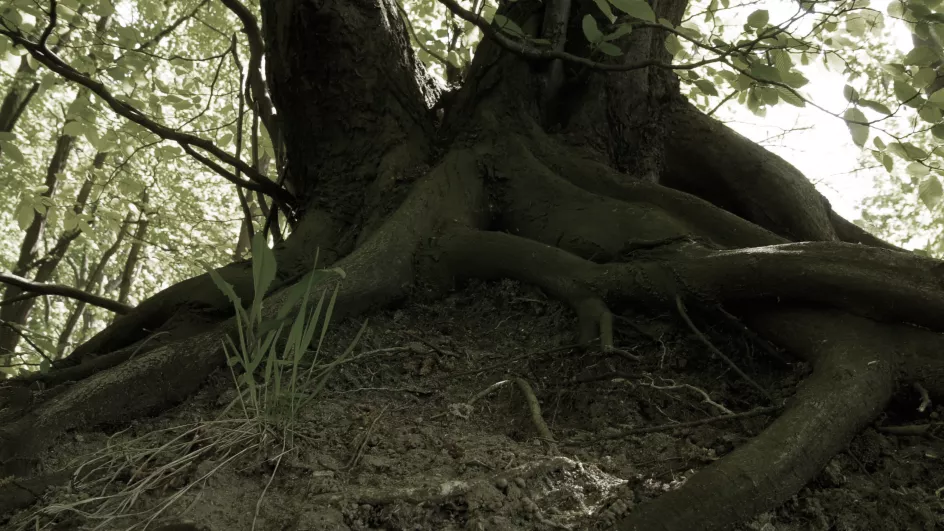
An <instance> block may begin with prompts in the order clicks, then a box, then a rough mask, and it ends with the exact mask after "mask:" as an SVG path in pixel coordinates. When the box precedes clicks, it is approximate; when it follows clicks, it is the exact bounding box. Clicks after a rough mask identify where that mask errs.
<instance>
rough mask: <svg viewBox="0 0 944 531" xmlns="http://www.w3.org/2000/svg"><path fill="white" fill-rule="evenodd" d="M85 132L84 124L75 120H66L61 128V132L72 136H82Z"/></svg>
mask: <svg viewBox="0 0 944 531" xmlns="http://www.w3.org/2000/svg"><path fill="white" fill-rule="evenodd" d="M83 133H85V126H84V125H83V124H82V123H81V122H78V121H76V120H70V121H68V122H66V125H65V126H63V128H62V134H64V135H67V136H72V137H78V136H82V134H83Z"/></svg>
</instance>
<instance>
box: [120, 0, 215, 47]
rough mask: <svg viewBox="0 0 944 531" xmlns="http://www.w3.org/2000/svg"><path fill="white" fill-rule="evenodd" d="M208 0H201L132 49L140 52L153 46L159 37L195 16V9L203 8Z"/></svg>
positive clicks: (168, 33) (164, 35)
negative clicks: (190, 9) (187, 11)
mask: <svg viewBox="0 0 944 531" xmlns="http://www.w3.org/2000/svg"><path fill="white" fill-rule="evenodd" d="M209 1H210V0H202V1H201V2H200V3H199V4H197V7H195V8H193V10H192V11H190V12H189V13H187V14H185V15H181V16H180V17H179V18H178V19H177V20H175V21H174V22H172V23H171V24H170V26H167V27H166V28H164V29H163V30H161V31H159V32H157V33H156V34H155V35H154V36H153V37H151V38H150V39H148V40H146V41H144V42H142V43H141V44H140V45H138V47H137V48H135V49H134V51H136V52H140V51H142V50H144V49H146V48H149V47H151V46H154V45H155V44H157V43H158V42H160V41H161V39H163V38H164V37H166V36H168V35H170V34H171V33H173V32H174V30H176V29H177V28H179V27H180V25H181V24H183V23H184V22H186V21H187V20H190V19H191V18H193V17H194V16H196V14H197V11H200V9H201V8H203V6H205V5H207V3H209Z"/></svg>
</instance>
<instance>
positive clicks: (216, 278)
mask: <svg viewBox="0 0 944 531" xmlns="http://www.w3.org/2000/svg"><path fill="white" fill-rule="evenodd" d="M203 267H204V268H206V271H207V274H209V275H210V279H211V280H212V281H213V283H214V284H216V287H217V289H219V290H220V291H222V292H223V295H226V298H227V299H229V300H230V302H232V303H233V305H234V306H237V307H242V303H243V301H242V299H240V298H239V295H236V290H234V289H233V285H232V284H230V283H229V282H227V281H225V280H223V277H222V276H220V274H219V273H218V272H217V271H216V270H215V269H213V268H212V267H210V264H207V263H203Z"/></svg>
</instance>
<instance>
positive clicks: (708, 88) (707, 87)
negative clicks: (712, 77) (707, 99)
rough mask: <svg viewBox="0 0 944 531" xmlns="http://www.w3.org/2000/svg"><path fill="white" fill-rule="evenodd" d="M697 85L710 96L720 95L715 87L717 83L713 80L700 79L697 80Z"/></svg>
mask: <svg viewBox="0 0 944 531" xmlns="http://www.w3.org/2000/svg"><path fill="white" fill-rule="evenodd" d="M695 86H696V87H698V88H699V89H701V91H702V92H704V93H705V94H707V95H709V96H717V95H718V89H716V88H715V84H714V83H712V82H711V81H708V80H707V79H699V80H698V81H696V82H695Z"/></svg>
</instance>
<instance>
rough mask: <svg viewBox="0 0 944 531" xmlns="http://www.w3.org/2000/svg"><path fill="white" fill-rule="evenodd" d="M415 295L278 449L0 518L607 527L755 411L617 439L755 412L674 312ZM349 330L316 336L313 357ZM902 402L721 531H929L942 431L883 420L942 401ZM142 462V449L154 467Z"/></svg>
mask: <svg viewBox="0 0 944 531" xmlns="http://www.w3.org/2000/svg"><path fill="white" fill-rule="evenodd" d="M421 299H422V297H421V296H420V295H419V294H418V295H417V297H416V298H415V300H413V301H411V302H410V303H408V304H407V305H405V307H404V308H403V309H401V310H397V311H391V312H385V313H381V314H378V315H375V316H373V317H371V319H370V322H369V325H368V329H367V332H366V334H365V335H364V336H363V337H362V340H361V342H360V346H359V348H358V352H370V351H374V350H378V349H387V350H381V351H379V352H376V353H374V354H371V355H367V356H364V357H361V358H359V359H358V360H356V361H354V362H351V363H349V364H346V365H342V366H341V368H340V369H339V370H338V371H337V372H336V373H335V374H334V376H333V377H332V379H331V380H330V383H329V384H328V386H327V388H326V390H325V391H324V393H323V394H322V395H321V398H320V399H319V400H318V401H317V403H316V404H315V405H314V406H313V407H310V408H308V409H307V410H305V411H303V412H302V413H301V418H300V419H299V424H298V427H297V433H298V436H296V437H295V439H294V447H292V448H290V449H287V450H288V451H286V452H285V453H282V452H281V451H279V450H280V448H278V447H276V448H273V449H270V450H269V451H268V452H267V453H266V454H265V455H260V454H259V453H258V452H250V453H247V454H245V455H242V456H240V457H239V458H238V459H234V460H232V461H229V462H227V463H225V464H223V466H220V465H221V463H220V462H218V459H217V460H215V458H214V456H213V455H212V454H207V457H206V459H205V460H201V461H198V462H195V463H191V464H190V465H188V467H186V470H184V471H183V472H182V473H181V474H178V476H177V477H176V479H174V480H173V481H170V482H168V484H164V485H155V486H154V488H152V489H145V490H142V492H141V494H140V496H139V497H138V498H137V499H136V500H135V502H134V504H133V505H131V506H130V507H129V508H128V509H127V510H126V511H125V516H122V517H120V518H111V519H107V520H105V519H101V518H99V517H97V516H92V513H93V512H94V507H95V504H94V503H87V502H86V500H88V499H89V498H93V497H96V496H107V495H109V494H114V493H116V492H119V491H120V490H121V486H122V484H123V483H122V482H126V481H127V480H128V479H129V478H128V477H124V476H121V475H119V476H116V477H114V478H112V479H110V480H109V481H108V482H106V483H105V486H104V487H101V483H99V487H98V488H97V489H96V490H92V489H91V488H89V487H87V486H85V485H84V484H83V483H81V482H80V483H73V484H72V485H69V486H65V487H62V488H58V489H55V490H53V491H51V492H50V493H49V494H48V495H47V496H46V500H45V501H44V504H43V507H33V508H31V509H29V510H27V511H24V512H22V513H20V514H17V515H15V516H14V518H13V519H12V520H10V521H9V522H8V523H7V525H6V528H8V529H93V528H96V527H98V528H100V529H145V528H147V529H158V528H160V527H161V526H162V525H165V524H168V523H181V522H189V523H192V524H193V527H181V528H178V529H209V530H213V531H229V530H243V529H246V530H248V529H253V528H255V529H262V530H294V531H305V530H310V531H313V530H319V531H320V530H326V531H327V530H335V531H340V530H345V531H346V530H362V529H390V530H401V529H402V530H407V529H410V530H426V529H431V530H432V529H435V530H458V529H469V530H480V529H481V530H487V529H488V530H491V529H501V530H522V531H525V530H545V529H606V528H608V526H610V525H611V524H613V523H614V522H615V521H616V520H617V519H618V518H619V517H620V516H621V515H623V514H625V513H627V512H628V511H631V510H632V508H633V506H634V505H635V504H639V503H645V501H646V500H647V499H651V498H654V497H657V496H659V494H660V493H662V492H665V491H667V490H669V489H673V488H676V487H677V486H679V485H681V484H682V483H683V482H684V481H685V480H686V478H688V477H690V476H691V475H692V474H694V473H696V472H697V471H698V470H699V469H700V468H702V467H704V466H707V465H708V464H710V463H711V462H712V461H714V460H717V459H719V458H720V457H723V456H724V455H725V454H727V453H728V452H730V451H732V450H733V449H734V448H736V447H737V446H738V445H739V444H741V443H742V442H743V441H745V440H747V439H748V438H750V437H751V436H753V435H755V434H757V433H758V432H759V431H760V430H762V429H763V428H764V426H765V425H766V424H767V423H768V422H769V421H770V417H768V416H755V417H750V418H743V419H738V420H728V421H721V422H713V423H709V424H704V425H701V426H696V427H687V428H686V427H678V428H665V429H659V430H657V431H654V432H652V433H647V434H638V433H637V434H635V435H627V436H622V437H618V436H616V435H618V432H619V431H620V430H626V429H634V428H642V427H648V426H661V425H667V424H675V423H683V422H688V421H694V420H699V419H704V418H707V417H714V416H718V415H721V414H723V413H724V411H730V412H735V413H737V412H744V411H749V410H751V409H753V408H755V407H758V406H762V405H764V404H763V401H762V399H761V397H759V396H758V394H757V393H756V392H755V391H754V390H753V389H752V388H751V386H750V385H748V384H746V383H745V382H743V381H740V380H739V378H738V376H737V375H736V374H735V373H734V372H733V371H731V370H730V369H729V367H728V366H727V365H725V363H724V362H723V361H722V360H720V359H716V358H715V357H713V356H712V354H711V353H710V352H709V351H708V349H707V348H706V347H705V346H704V345H702V344H701V343H700V342H699V341H698V340H697V339H696V338H694V337H693V336H692V334H690V333H689V332H688V330H687V329H686V328H684V326H682V327H680V326H679V324H678V321H677V320H676V319H675V317H674V316H668V315H663V316H653V315H649V316H646V317H640V316H638V315H637V316H632V315H626V316H625V317H626V320H625V321H624V320H621V321H620V323H619V330H620V337H619V344H620V346H621V347H622V348H623V349H625V353H624V354H623V355H617V354H611V355H604V354H601V353H599V352H589V351H582V350H580V349H577V348H565V349H561V348H560V347H561V346H566V345H568V343H571V342H572V341H573V331H572V330H573V316H572V314H571V312H570V311H569V310H568V309H566V308H565V307H563V306H562V305H560V304H558V303H557V302H555V301H552V300H549V299H547V298H545V297H544V296H543V295H542V294H541V293H540V292H536V291H533V290H530V289H528V288H526V287H523V286H520V285H518V284H516V283H514V282H507V281H506V282H500V283H473V284H472V285H470V286H469V287H467V288H465V289H463V290H462V291H458V292H456V293H453V294H451V295H450V296H449V297H447V298H445V299H442V300H438V301H434V302H428V303H425V302H422V300H421ZM693 318H695V320H696V322H697V323H698V324H699V326H700V328H701V329H702V331H703V332H705V333H706V334H707V335H708V336H709V337H710V338H711V340H712V342H713V343H714V344H715V345H716V346H717V347H718V348H720V349H721V350H723V351H724V352H726V353H727V354H728V355H729V356H731V357H732V358H733V359H734V360H735V361H736V363H737V364H738V365H739V366H740V367H741V368H742V369H744V370H745V371H746V372H747V373H748V374H750V375H751V376H752V377H753V378H755V379H756V380H757V381H758V382H759V383H760V384H761V385H762V386H764V387H765V388H767V389H768V390H769V391H770V392H771V393H772V394H773V395H774V396H775V397H777V398H778V399H783V398H789V396H790V395H791V394H792V393H793V392H794V389H795V387H796V385H797V384H798V383H799V382H800V381H801V380H802V378H803V376H804V375H805V374H806V373H807V371H808V368H807V367H805V366H803V365H802V364H795V363H791V362H789V361H787V360H788V358H787V357H786V356H785V357H784V359H781V360H777V359H774V358H773V357H771V356H770V355H769V354H767V353H765V352H764V351H762V350H760V349H757V348H756V346H755V345H754V344H753V343H752V341H751V340H750V339H749V338H746V337H743V336H740V335H738V334H737V333H733V332H732V331H731V330H730V329H729V328H726V327H725V325H724V324H723V323H720V322H712V321H711V320H710V319H709V318H706V317H704V316H696V315H693ZM360 324H361V323H359V322H349V323H343V324H340V325H338V326H335V327H334V328H333V330H332V331H331V332H330V333H329V336H330V337H329V338H328V340H327V341H329V346H328V348H327V349H326V350H325V351H326V352H327V353H328V356H329V357H330V356H331V355H332V354H334V355H336V354H337V353H338V352H341V351H342V350H343V348H344V347H345V346H346V345H347V344H348V343H349V342H350V341H351V339H352V338H353V337H354V335H355V334H356V332H357V329H358V328H359V326H360ZM397 347H400V348H397ZM633 356H638V357H639V358H640V359H639V360H638V361H637V360H633V359H631V358H632V357H633ZM515 378H521V379H524V380H525V381H527V382H528V383H529V384H530V386H531V388H532V389H533V390H534V394H535V396H536V397H537V398H538V399H539V401H540V405H541V408H542V415H543V418H544V420H545V421H546V423H547V426H548V428H549V429H550V432H551V434H552V435H553V437H554V440H553V441H548V440H545V439H543V438H541V437H539V434H538V432H537V430H536V428H535V423H534V422H533V421H532V411H531V410H530V409H529V407H528V403H527V400H526V397H525V396H524V395H523V393H522V391H521V388H520V387H519V386H518V385H517V383H516V382H515V381H514V379H515ZM502 381H507V383H505V384H500V385H497V386H495V387H494V388H493V390H492V391H491V392H489V393H488V394H485V395H484V396H483V395H481V394H480V393H482V392H483V391H485V390H486V389H488V388H489V387H490V386H493V385H494V384H498V382H502ZM233 389H234V384H233V381H232V376H231V374H230V372H229V370H221V371H218V373H216V374H215V375H214V377H213V378H212V379H211V381H210V382H208V385H206V386H205V387H204V388H203V390H201V392H200V393H199V394H198V395H197V396H195V397H194V398H193V399H192V400H190V401H189V402H188V403H186V404H183V405H181V406H179V407H178V408H176V409H174V410H172V411H169V412H167V413H165V414H163V415H162V416H160V417H158V418H153V419H146V420H143V421H141V422H139V423H137V424H135V425H133V426H131V427H130V428H127V427H122V428H127V429H123V431H117V430H116V429H105V430H103V431H95V432H86V433H75V434H72V435H70V436H69V437H68V438H67V440H63V441H61V443H60V444H58V445H56V446H55V448H54V450H52V451H50V452H48V453H47V455H45V456H44V458H43V460H42V461H43V463H44V467H46V469H47V470H53V469H56V468H58V467H69V466H72V467H74V466H75V465H76V463H81V462H82V461H83V460H87V459H88V456H89V455H91V454H92V453H93V452H102V451H103V449H104V450H105V451H106V453H107V451H108V450H107V449H109V448H120V447H122V444H127V443H130V442H131V441H133V440H135V438H136V437H139V436H141V435H144V434H148V433H150V434H152V439H151V440H152V441H171V440H173V437H174V434H175V433H179V432H180V430H179V428H178V429H177V431H175V427H179V426H182V425H189V424H192V423H199V422H203V421H209V420H212V419H215V418H217V417H218V416H219V414H220V413H221V411H222V410H223V408H224V407H225V406H226V405H227V404H229V403H230V402H231V401H232V399H233V397H234V396H235V393H234V390H233ZM470 401H473V403H472V404H471V405H469V402H470ZM918 403H919V400H918V395H917V393H914V396H912V395H909V394H906V395H902V396H900V397H898V398H897V399H896V402H895V404H894V406H893V408H892V409H890V410H889V412H888V413H887V415H886V417H885V418H883V419H880V421H879V424H880V425H876V426H875V427H873V428H869V429H867V430H866V431H864V432H862V433H861V434H860V435H859V436H858V437H856V439H855V440H854V441H853V442H852V443H851V444H850V446H849V447H848V449H847V450H846V451H844V452H843V453H841V454H840V455H838V456H837V457H835V458H834V459H833V460H832V461H831V462H830V463H829V465H828V467H827V468H826V470H824V471H823V472H822V473H821V474H820V475H819V476H818V477H817V478H816V479H815V480H814V481H813V482H812V483H811V484H810V485H808V486H807V487H806V488H805V489H803V490H802V491H801V492H800V493H799V494H798V495H796V496H795V497H794V498H793V499H791V500H790V501H788V502H787V503H785V504H784V505H782V506H781V507H780V508H778V509H777V510H776V511H773V512H771V513H766V514H763V515H761V516H760V517H758V518H757V519H755V520H754V521H753V522H750V523H747V524H744V525H741V526H739V527H738V529H741V530H747V529H751V530H763V531H787V530H822V531H826V530H837V531H853V530H874V529H900V530H912V529H913V530H933V529H944V490H942V488H944V441H942V437H944V433H937V436H935V434H934V433H931V434H926V435H925V436H895V435H890V434H887V433H885V432H883V431H882V426H890V425H903V424H915V423H925V422H929V421H930V422H934V421H941V420H944V407H941V405H937V404H934V405H932V406H931V407H930V408H926V409H925V411H923V412H919V411H917V406H918ZM722 408H723V409H722ZM159 430H166V431H159ZM607 436H609V437H611V438H604V439H602V440H599V438H602V437H607ZM594 439H598V440H594ZM155 447H157V445H155ZM115 451H116V452H117V450H115ZM217 457H218V456H217ZM160 461H161V459H160V457H159V456H156V457H155V459H154V461H153V464H154V466H158V464H159V463H160ZM129 474H130V475H131V476H133V475H134V472H133V471H132V472H130V473H129ZM201 478H203V479H201ZM188 485H190V486H189V488H187V486H188ZM175 495H176V496H177V498H176V499H175V501H174V502H173V503H172V504H170V505H168V506H167V507H166V508H164V509H163V510H162V511H161V512H160V513H159V514H157V515H156V516H155V511H156V508H159V507H161V505H162V504H163V503H165V502H166V501H167V500H168V499H170V498H171V497H172V496H175ZM260 499H261V502H260ZM79 502H82V503H79ZM70 504H71V505H70ZM68 507H71V509H67V508H68ZM50 508H54V509H55V510H56V511H57V512H56V514H52V515H51V514H49V513H50ZM64 508H66V509H64ZM37 511H45V512H44V514H43V516H41V517H37V516H36V515H37V514H39V513H38V512H37ZM99 516H101V515H99ZM111 516H112V517H115V516H117V515H114V514H112V515H111Z"/></svg>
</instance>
